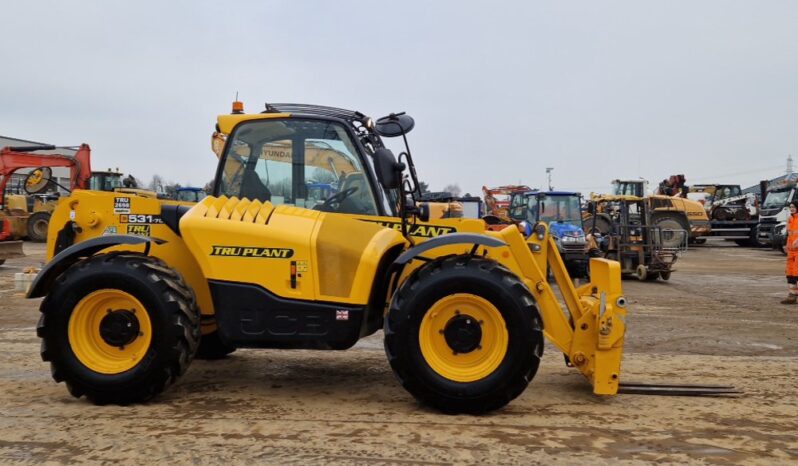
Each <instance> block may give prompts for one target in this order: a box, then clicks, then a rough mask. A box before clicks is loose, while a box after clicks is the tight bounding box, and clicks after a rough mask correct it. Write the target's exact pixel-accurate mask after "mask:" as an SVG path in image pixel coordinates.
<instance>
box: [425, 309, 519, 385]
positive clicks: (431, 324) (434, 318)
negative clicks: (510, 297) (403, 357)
mask: <svg viewBox="0 0 798 466" xmlns="http://www.w3.org/2000/svg"><path fill="white" fill-rule="evenodd" d="M457 325H460V326H461V327H466V328H471V329H474V327H473V326H474V325H478V329H479V330H478V332H477V333H479V332H481V335H479V336H478V337H475V336H474V332H471V336H470V337H469V339H467V343H465V344H463V343H462V342H461V343H460V344H454V347H453V346H452V342H453V340H452V334H453V333H456V332H453V331H454V330H456V329H454V328H453V326H457ZM474 330H476V329H474ZM447 337H448V340H447ZM418 341H419V345H420V346H421V354H422V355H423V356H424V360H425V361H427V364H429V366H430V367H431V368H432V370H434V371H435V372H437V373H438V374H439V375H440V376H442V377H445V378H447V379H449V380H453V381H455V382H474V381H477V380H480V379H484V378H485V377H487V376H489V375H490V374H492V373H493V371H495V370H496V369H497V368H498V367H499V365H500V364H501V362H502V361H503V360H504V356H505V354H507V343H508V341H509V336H508V333H507V325H506V323H505V322H504V318H503V317H502V315H501V312H499V310H498V309H497V308H496V306H494V305H493V304H491V303H490V302H489V301H488V300H486V299H484V298H482V297H480V296H476V295H473V294H468V293H458V294H453V295H450V296H446V297H445V298H442V299H440V300H438V301H437V302H436V303H435V304H433V305H432V307H431V308H429V310H428V311H427V313H426V314H425V315H424V318H423V319H422V321H421V328H420V329H419V334H418ZM463 345H465V348H464V347H463ZM474 346H476V347H475V348H473V349H471V347H474ZM457 349H461V350H466V351H464V352H458V351H457Z"/></svg>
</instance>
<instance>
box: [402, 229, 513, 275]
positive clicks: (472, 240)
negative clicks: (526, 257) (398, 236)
mask: <svg viewBox="0 0 798 466" xmlns="http://www.w3.org/2000/svg"><path fill="white" fill-rule="evenodd" d="M452 244H473V245H474V246H475V247H476V246H487V247H492V248H496V247H499V246H507V243H505V242H504V241H502V240H500V239H496V238H492V237H490V236H485V235H478V234H475V233H451V234H448V235H443V236H438V237H435V238H432V239H430V240H427V241H424V242H423V243H421V244H419V245H417V246H413V247H412V248H410V249H408V250H407V251H405V252H403V253H402V254H401V255H400V256H399V257H398V258H396V260H395V261H394V263H393V266H394V267H402V266H404V265H406V264H407V263H408V262H410V261H411V260H413V259H414V258H416V257H418V256H420V255H421V254H423V253H424V252H426V251H429V250H431V249H435V248H437V247H440V246H449V245H452Z"/></svg>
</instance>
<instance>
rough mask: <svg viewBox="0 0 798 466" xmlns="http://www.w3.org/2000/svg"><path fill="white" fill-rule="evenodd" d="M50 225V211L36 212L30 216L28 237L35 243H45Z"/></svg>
mask: <svg viewBox="0 0 798 466" xmlns="http://www.w3.org/2000/svg"><path fill="white" fill-rule="evenodd" d="M49 226H50V212H34V213H33V214H31V216H30V217H28V239H29V240H31V241H33V242H34V243H44V242H45V241H47V228H48V227H49Z"/></svg>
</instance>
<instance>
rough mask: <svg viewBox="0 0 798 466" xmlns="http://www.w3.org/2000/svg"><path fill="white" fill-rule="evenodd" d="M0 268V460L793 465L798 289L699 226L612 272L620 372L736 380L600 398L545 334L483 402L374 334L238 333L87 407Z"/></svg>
mask: <svg viewBox="0 0 798 466" xmlns="http://www.w3.org/2000/svg"><path fill="white" fill-rule="evenodd" d="M25 248H26V253H27V254H28V256H27V257H25V258H23V259H14V260H9V261H8V262H7V263H6V265H5V266H2V267H0V400H2V402H0V464H29V463H48V462H49V463H101V462H118V463H123V464H141V463H145V462H148V463H149V462H158V463H167V462H169V463H175V462H191V463H199V464H206V463H214V464H215V463H222V462H224V463H230V464H244V463H247V464H251V463H261V464H297V463H299V464H317V463H336V464H363V463H368V464H470V463H480V464H536V463H543V464H585V463H587V462H590V463H591V464H597V465H600V464H613V465H615V464H638V463H646V462H658V463H660V462H664V463H720V464H737V463H745V464H787V463H790V462H792V463H795V464H798V396H797V395H798V388H796V381H797V380H798V358H796V356H798V306H784V305H780V304H778V301H779V300H780V299H781V298H782V297H783V295H784V294H785V291H786V286H785V283H784V277H783V268H784V257H783V256H782V255H781V254H779V253H778V252H774V251H770V250H755V249H747V248H740V247H737V246H734V245H733V243H724V242H710V243H709V244H708V245H706V246H701V247H695V248H692V249H691V250H690V251H688V252H687V253H686V254H685V255H684V257H683V258H682V259H681V260H680V262H679V263H678V264H677V265H678V270H677V271H676V272H674V274H673V276H672V278H671V280H670V281H669V282H662V281H658V282H645V283H643V282H637V281H635V280H626V281H624V288H625V293H626V295H627V297H628V298H629V301H630V306H629V308H630V315H629V318H628V320H627V324H628V333H627V337H626V352H625V356H624V363H623V373H622V378H623V380H627V381H645V382H655V383H665V382H675V383H718V384H733V385H735V386H737V387H738V388H740V389H742V390H744V392H745V394H744V395H743V396H741V397H739V398H698V397H663V396H643V395H618V396H615V397H611V398H598V397H596V396H594V395H592V394H591V391H590V387H589V386H588V384H587V383H586V382H585V381H584V380H583V379H582V378H581V376H580V375H578V374H577V372H576V371H574V370H573V369H569V368H567V367H565V365H564V364H563V360H562V356H561V355H560V354H558V352H557V351H556V349H555V348H554V347H553V346H550V345H549V346H547V348H546V354H545V355H544V358H543V363H542V365H541V368H540V371H539V372H538V375H537V377H536V378H535V379H534V381H533V382H532V383H531V384H530V386H529V388H528V389H527V391H526V392H524V394H523V395H521V396H520V397H519V398H518V399H516V400H515V401H514V402H512V403H511V404H510V405H509V406H508V407H506V408H504V409H502V410H500V411H497V412H495V413H492V414H490V415H485V416H478V417H475V416H465V415H461V416H446V415H441V414H438V413H436V412H433V411H430V410H428V409H426V408H425V407H422V406H419V405H418V404H417V403H415V402H414V401H413V399H412V398H411V397H410V395H408V394H407V393H406V392H405V391H404V390H403V389H402V388H401V387H400V386H399V385H398V384H397V383H396V381H395V380H394V378H393V375H392V373H391V370H390V368H389V367H388V364H387V362H386V361H385V356H384V354H383V351H382V341H381V339H382V336H381V335H380V334H377V335H374V336H372V337H369V338H367V339H364V340H363V341H361V342H360V343H358V345H357V346H356V347H355V348H353V349H351V350H348V351H343V352H313V351H285V350H282V351H277V350H239V351H237V352H236V353H234V354H233V355H232V356H231V357H230V358H228V359H226V360H222V361H214V362H208V361H195V362H194V363H193V364H192V366H191V368H190V369H189V371H188V373H187V374H186V375H185V376H184V377H183V378H182V379H181V380H180V381H179V382H178V383H177V384H176V385H175V386H173V387H171V388H170V389H169V390H168V391H167V392H166V393H164V394H163V395H162V396H160V397H158V398H157V399H156V400H154V401H152V402H150V403H147V404H144V405H138V406H131V407H119V406H103V407H98V406H93V405H91V404H89V403H88V402H86V401H85V399H74V398H72V397H71V396H70V395H69V394H68V393H67V391H66V388H65V387H64V386H63V384H56V383H55V382H53V380H52V379H51V378H50V370H49V367H48V365H47V364H46V363H43V362H42V361H41V359H40V357H39V339H38V338H37V337H36V332H35V325H36V321H37V319H38V314H39V313H38V310H37V309H38V305H39V303H38V300H35V301H34V300H31V301H29V300H25V299H24V298H23V296H22V293H21V292H18V291H15V289H14V282H13V275H14V273H16V272H20V271H22V270H23V269H24V268H25V267H29V266H32V265H37V264H40V263H41V262H42V261H43V260H44V247H43V246H42V245H38V244H32V243H26V244H25Z"/></svg>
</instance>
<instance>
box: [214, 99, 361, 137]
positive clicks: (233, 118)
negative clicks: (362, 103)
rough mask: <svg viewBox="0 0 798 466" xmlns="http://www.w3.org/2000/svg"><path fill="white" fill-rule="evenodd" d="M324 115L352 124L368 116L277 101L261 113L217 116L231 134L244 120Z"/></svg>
mask: <svg viewBox="0 0 798 466" xmlns="http://www.w3.org/2000/svg"><path fill="white" fill-rule="evenodd" d="M306 116H310V117H316V118H319V117H322V118H327V119H336V120H341V121H344V122H346V123H349V124H352V123H354V122H355V121H363V120H365V119H366V118H368V117H367V116H366V115H364V114H363V113H360V112H358V111H355V110H346V109H343V108H336V107H325V106H323V105H308V104H291V103H287V104H284V103H277V104H270V103H267V104H266V110H264V111H263V112H261V113H233V114H229V115H219V116H218V118H217V122H218V126H219V127H218V130H219V131H220V132H222V133H224V134H230V132H232V131H233V128H234V127H235V126H236V125H237V124H239V123H241V122H242V121H249V120H267V119H271V118H291V117H306Z"/></svg>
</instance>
